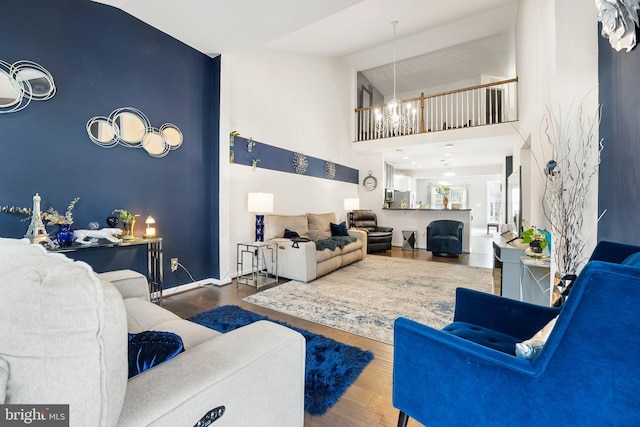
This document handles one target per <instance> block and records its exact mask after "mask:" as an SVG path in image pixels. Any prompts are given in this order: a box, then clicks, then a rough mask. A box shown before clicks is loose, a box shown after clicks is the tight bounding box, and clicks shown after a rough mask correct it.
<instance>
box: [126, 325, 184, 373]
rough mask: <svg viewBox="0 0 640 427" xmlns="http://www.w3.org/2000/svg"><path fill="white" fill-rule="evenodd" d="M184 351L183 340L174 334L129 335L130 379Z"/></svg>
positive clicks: (147, 332)
mask: <svg viewBox="0 0 640 427" xmlns="http://www.w3.org/2000/svg"><path fill="white" fill-rule="evenodd" d="M183 351H184V344H183V343H182V338H180V337H179V336H178V335H176V334H174V333H173V332H160V331H144V332H140V333H139V334H129V378H131V377H133V376H135V375H138V374H139V373H141V372H144V371H146V370H147V369H149V368H152V367H154V366H156V365H159V364H160V363H162V362H166V361H167V360H169V359H172V358H174V357H175V356H177V355H178V354H180V353H182V352H183Z"/></svg>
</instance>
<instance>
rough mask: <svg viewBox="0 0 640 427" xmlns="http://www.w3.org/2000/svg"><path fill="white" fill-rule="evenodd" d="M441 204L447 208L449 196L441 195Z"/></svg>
mask: <svg viewBox="0 0 640 427" xmlns="http://www.w3.org/2000/svg"><path fill="white" fill-rule="evenodd" d="M442 205H443V206H444V208H445V209H447V206H449V198H448V197H443V198H442Z"/></svg>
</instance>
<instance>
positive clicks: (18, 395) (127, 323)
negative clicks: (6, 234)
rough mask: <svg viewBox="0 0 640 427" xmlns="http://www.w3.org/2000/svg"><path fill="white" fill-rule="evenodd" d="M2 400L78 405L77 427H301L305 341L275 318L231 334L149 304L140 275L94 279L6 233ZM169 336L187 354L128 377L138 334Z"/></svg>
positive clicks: (0, 255)
mask: <svg viewBox="0 0 640 427" xmlns="http://www.w3.org/2000/svg"><path fill="white" fill-rule="evenodd" d="M0 293H1V294H2V298H0V404H2V403H6V404H49V405H50V404H69V405H70V406H69V408H70V409H69V410H70V417H69V420H70V425H71V426H74V427H75V426H77V427H84V426H116V425H118V426H135V427H140V426H148V425H154V426H172V427H175V426H193V425H195V424H196V423H197V422H198V420H200V418H201V417H202V416H203V415H205V414H206V413H207V412H208V411H209V410H211V409H213V408H216V407H218V406H225V408H226V412H225V414H224V415H223V416H222V417H221V418H220V419H219V420H217V421H216V422H215V425H216V426H249V425H254V426H259V425H264V426H267V425H269V426H271V425H278V426H301V425H303V421H304V361H305V340H304V338H303V337H302V335H300V334H299V333H297V332H295V331H293V330H291V329H289V328H286V327H283V326H280V325H277V324H275V323H272V322H266V321H262V322H256V323H253V324H251V325H248V326H245V327H243V328H239V329H237V330H235V331H232V332H228V333H226V334H220V333H218V332H215V331H213V330H210V329H208V328H205V327H203V326H200V325H197V324H195V323H192V322H189V321H186V320H183V319H181V318H179V317H178V316H176V315H174V314H173V313H171V312H169V311H167V310H165V309H163V308H161V307H159V306H157V305H155V304H152V303H151V302H149V291H148V286H147V283H146V280H145V279H144V277H142V276H141V275H137V274H136V273H133V272H130V271H119V272H113V273H105V274H103V275H97V274H95V273H94V272H93V271H92V269H91V267H89V266H88V265H87V264H85V263H82V262H75V261H72V260H70V259H69V258H66V257H65V256H64V255H61V254H52V253H47V252H46V251H45V250H44V249H43V248H42V247H41V246H39V245H31V244H29V242H28V240H26V239H23V240H14V239H2V238H0ZM145 330H158V331H169V332H174V333H177V334H178V335H180V337H181V338H182V340H183V342H184V345H185V351H184V352H182V353H181V354H179V355H177V356H176V357H175V358H173V359H171V360H168V361H166V362H164V363H161V364H159V365H157V366H155V367H153V368H151V369H149V370H147V371H144V372H142V373H140V374H138V375H136V376H134V377H132V378H131V379H127V373H128V359H127V349H128V340H127V331H129V332H131V333H137V332H141V331H145Z"/></svg>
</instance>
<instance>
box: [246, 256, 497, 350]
mask: <svg viewBox="0 0 640 427" xmlns="http://www.w3.org/2000/svg"><path fill="white" fill-rule="evenodd" d="M457 287H464V288H470V289H475V290H478V291H483V292H491V289H492V271H491V270H490V269H488V268H479V267H467V266H464V265H456V264H445V263H438V262H431V261H416V260H407V259H402V258H386V257H380V256H371V255H370V256H367V257H366V258H365V259H364V260H362V261H359V262H356V263H354V264H351V265H348V266H346V267H343V268H340V269H339V270H337V271H334V272H332V273H330V274H328V275H326V276H323V277H320V278H319V279H316V280H314V281H313V282H311V283H302V282H296V281H290V282H287V283H283V284H281V285H278V286H276V287H273V288H271V289H266V290H264V291H260V292H258V293H256V294H254V295H251V296H248V297H246V298H244V300H245V301H247V302H250V303H252V304H256V305H260V306H262V307H266V308H270V309H272V310H276V311H280V312H282V313H286V314H289V315H292V316H295V317H300V318H302V319H306V320H310V321H312V322H316V323H320V324H322V325H325V326H329V327H332V328H336V329H340V330H342V331H346V332H350V333H352V334H356V335H360V336H363V337H366V338H371V339H373V340H376V341H381V342H384V343H387V344H393V322H394V320H395V319H396V318H398V317H408V318H410V319H413V320H416V321H418V322H420V323H423V324H426V325H429V326H432V327H434V328H437V329H440V328H442V327H444V326H445V325H447V324H448V323H451V321H452V320H453V311H454V308H455V289H456V288H457Z"/></svg>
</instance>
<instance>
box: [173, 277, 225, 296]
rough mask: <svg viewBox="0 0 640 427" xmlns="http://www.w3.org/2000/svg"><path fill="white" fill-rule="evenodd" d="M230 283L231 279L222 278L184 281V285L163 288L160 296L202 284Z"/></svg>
mask: <svg viewBox="0 0 640 427" xmlns="http://www.w3.org/2000/svg"><path fill="white" fill-rule="evenodd" d="M230 283H231V279H222V280H220V279H213V278H208V279H202V280H198V281H197V282H191V283H185V284H184V285H178V286H174V287H172V288H167V289H164V290H163V291H162V296H163V297H167V296H170V295H173V294H178V293H180V292H185V291H189V290H191V289H196V288H200V287H202V286H209V285H213V286H226V285H229V284H230Z"/></svg>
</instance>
